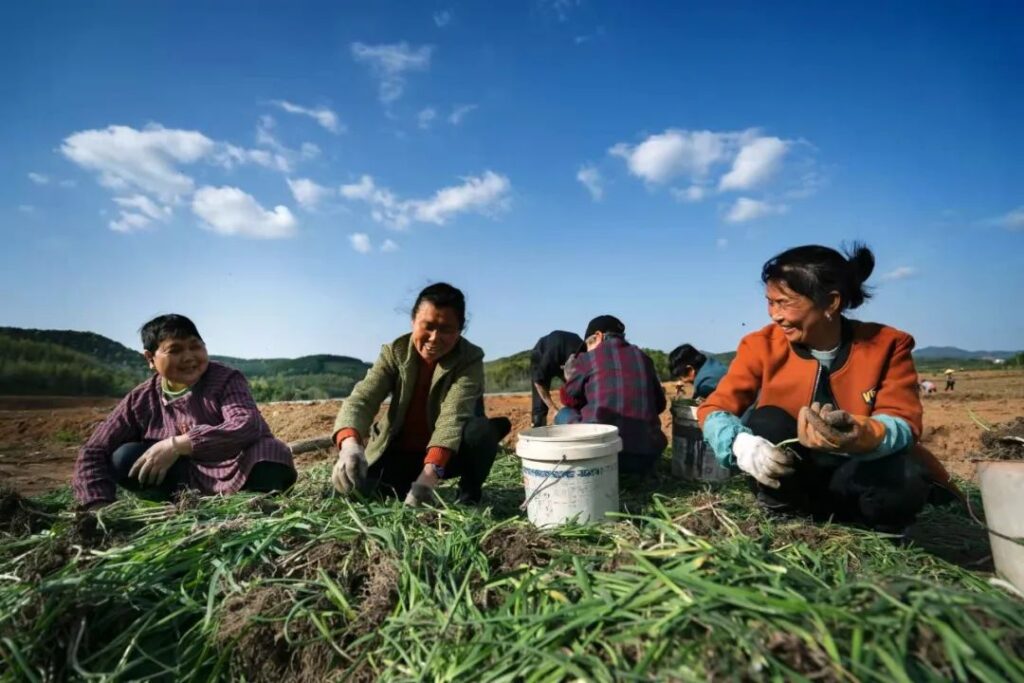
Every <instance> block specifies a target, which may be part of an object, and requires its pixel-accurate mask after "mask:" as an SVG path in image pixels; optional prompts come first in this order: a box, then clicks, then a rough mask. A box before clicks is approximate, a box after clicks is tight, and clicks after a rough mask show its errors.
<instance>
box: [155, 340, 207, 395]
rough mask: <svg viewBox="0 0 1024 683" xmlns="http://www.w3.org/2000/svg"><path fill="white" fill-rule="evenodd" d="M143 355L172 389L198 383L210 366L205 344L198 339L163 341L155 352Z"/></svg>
mask: <svg viewBox="0 0 1024 683" xmlns="http://www.w3.org/2000/svg"><path fill="white" fill-rule="evenodd" d="M143 355H144V356H145V357H146V361H147V362H148V363H149V367H150V368H151V369H153V370H156V372H157V374H158V375H160V376H161V377H163V378H164V379H165V380H167V382H168V384H170V385H171V386H172V387H183V386H184V387H190V386H192V385H193V384H195V383H196V382H198V381H199V378H200V377H202V376H203V373H204V372H206V368H207V366H209V364H210V356H209V354H208V353H207V352H206V344H204V343H203V340H202V339H200V338H199V337H188V338H186V339H175V338H171V339H164V340H163V341H162V342H160V346H158V347H157V349H156V351H155V352H150V351H145V352H144V353H143Z"/></svg>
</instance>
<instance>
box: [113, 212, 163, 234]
mask: <svg viewBox="0 0 1024 683" xmlns="http://www.w3.org/2000/svg"><path fill="white" fill-rule="evenodd" d="M152 222H153V221H152V220H151V219H150V218H149V217H147V216H143V215H142V214H141V213H133V212H131V211H122V212H121V216H120V218H118V219H117V220H113V221H110V223H108V224H107V225H108V226H109V227H110V229H111V230H113V231H114V232H123V233H129V232H135V231H136V230H143V229H145V228H147V227H149V224H150V223H152Z"/></svg>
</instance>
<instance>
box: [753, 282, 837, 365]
mask: <svg viewBox="0 0 1024 683" xmlns="http://www.w3.org/2000/svg"><path fill="white" fill-rule="evenodd" d="M764 295H765V298H766V299H767V300H768V315H769V316H770V317H771V319H772V321H773V322H774V323H775V324H776V325H778V326H779V327H780V328H782V331H783V333H784V334H785V335H786V339H788V340H789V343H790V344H805V345H807V346H809V347H811V348H813V349H819V350H827V349H831V348H833V347H835V346H836V345H838V343H839V318H838V316H837V315H836V313H837V311H838V309H839V294H838V293H837V292H833V295H834V296H833V297H832V298H831V301H830V303H829V305H828V306H827V307H826V308H822V307H820V306H817V305H815V303H814V302H813V301H811V299H810V298H808V297H806V296H804V295H803V294H798V293H796V292H794V291H793V290H792V289H790V288H789V286H788V285H787V284H786V283H785V282H783V281H781V280H769V281H768V283H767V284H766V285H765V288H764Z"/></svg>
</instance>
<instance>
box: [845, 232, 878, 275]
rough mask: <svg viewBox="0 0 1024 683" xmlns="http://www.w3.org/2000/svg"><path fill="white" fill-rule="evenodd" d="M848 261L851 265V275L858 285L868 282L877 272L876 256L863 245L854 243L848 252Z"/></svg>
mask: <svg viewBox="0 0 1024 683" xmlns="http://www.w3.org/2000/svg"><path fill="white" fill-rule="evenodd" d="M846 260H847V262H848V263H849V264H850V275H851V277H852V278H853V281H854V282H855V283H856V284H857V285H862V284H864V283H865V282H867V279H868V278H869V277H871V273H872V272H874V270H875V255H874V254H872V253H871V250H870V249H868V247H867V245H865V244H863V243H860V242H854V243H853V245H852V246H851V247H850V248H849V250H847V251H846Z"/></svg>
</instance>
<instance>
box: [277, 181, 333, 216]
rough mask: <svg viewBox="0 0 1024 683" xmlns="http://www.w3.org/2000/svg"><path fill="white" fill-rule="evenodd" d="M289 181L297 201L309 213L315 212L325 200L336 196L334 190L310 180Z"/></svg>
mask: <svg viewBox="0 0 1024 683" xmlns="http://www.w3.org/2000/svg"><path fill="white" fill-rule="evenodd" d="M287 181H288V188H289V189H290V190H291V191H292V196H293V197H295V201H297V202H298V203H299V206H301V207H302V208H304V209H306V210H307V211H312V210H314V209H315V208H316V206H317V204H319V203H320V202H321V201H323V199H324V198H326V197H329V196H331V195H332V194H334V190H333V189H331V188H329V187H324V186H323V185H317V184H316V183H315V182H313V181H312V180H310V179H309V178H296V179H295V180H292V179H291V178H288V179H287Z"/></svg>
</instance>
